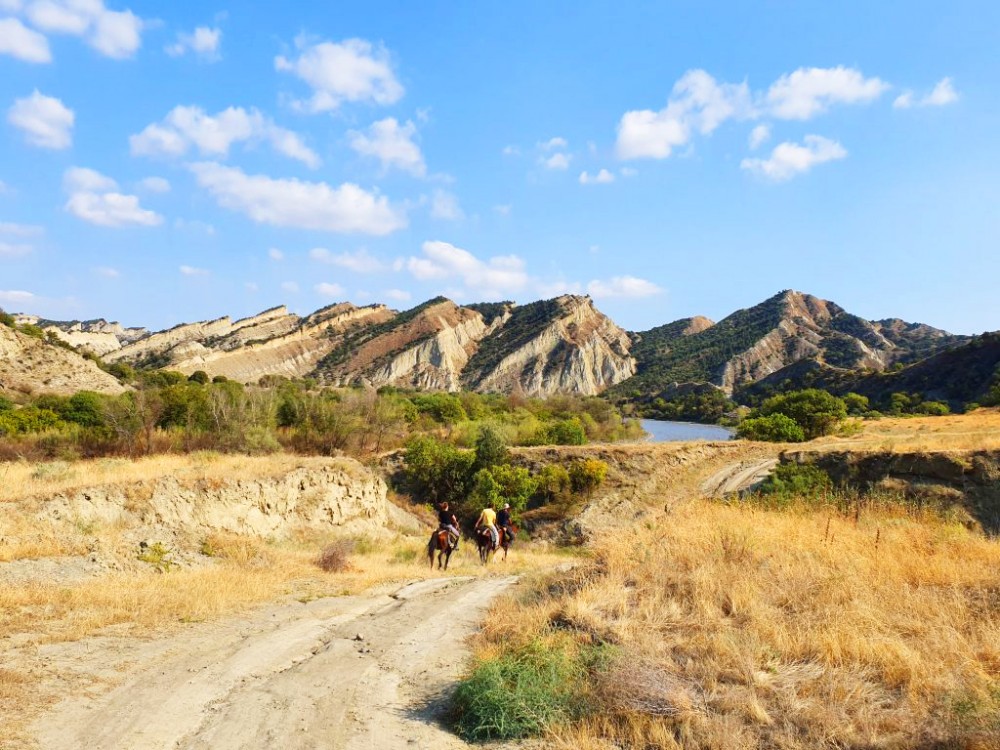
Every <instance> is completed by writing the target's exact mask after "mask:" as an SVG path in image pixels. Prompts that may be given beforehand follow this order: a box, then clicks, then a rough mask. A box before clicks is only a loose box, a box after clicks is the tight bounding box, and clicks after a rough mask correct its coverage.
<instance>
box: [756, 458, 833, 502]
mask: <svg viewBox="0 0 1000 750" xmlns="http://www.w3.org/2000/svg"><path fill="white" fill-rule="evenodd" d="M832 487H833V482H832V481H831V479H830V475H829V474H827V473H826V472H825V471H823V470H822V469H821V468H819V467H818V466H814V465H813V464H778V465H777V467H775V469H774V471H773V472H772V473H771V476H769V477H768V478H767V479H765V480H764V481H763V482H762V483H761V485H760V487H759V492H760V493H761V494H763V495H795V496H809V495H811V496H816V495H819V494H820V493H822V492H826V491H829V490H830V489H831V488H832Z"/></svg>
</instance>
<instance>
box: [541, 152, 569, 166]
mask: <svg viewBox="0 0 1000 750" xmlns="http://www.w3.org/2000/svg"><path fill="white" fill-rule="evenodd" d="M572 159H573V155H572V154H564V153H563V152H561V151H558V152H556V153H554V154H551V155H548V156H540V157H539V158H538V163H539V164H541V165H542V166H543V167H545V168H546V169H558V170H565V169H569V163H570V161H572Z"/></svg>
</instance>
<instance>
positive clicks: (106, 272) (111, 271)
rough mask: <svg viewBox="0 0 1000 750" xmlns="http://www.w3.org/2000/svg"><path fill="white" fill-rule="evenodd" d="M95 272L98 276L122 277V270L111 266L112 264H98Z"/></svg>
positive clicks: (107, 277)
mask: <svg viewBox="0 0 1000 750" xmlns="http://www.w3.org/2000/svg"><path fill="white" fill-rule="evenodd" d="M94 273H96V274H97V275H98V276H103V277H104V278H106V279H117V278H120V277H121V275H122V274H121V271H119V270H118V269H117V268H111V267H110V266H98V267H97V268H95V269H94Z"/></svg>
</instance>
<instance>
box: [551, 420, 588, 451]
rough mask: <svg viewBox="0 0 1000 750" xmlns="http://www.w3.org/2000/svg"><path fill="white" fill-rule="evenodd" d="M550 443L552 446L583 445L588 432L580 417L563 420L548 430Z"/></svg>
mask: <svg viewBox="0 0 1000 750" xmlns="http://www.w3.org/2000/svg"><path fill="white" fill-rule="evenodd" d="M548 442H549V443H551V444H552V445H583V444H584V443H586V442H587V432H586V430H584V428H583V422H581V421H580V418H579V417H573V418H572V419H563V420H561V421H559V422H556V423H555V424H553V425H552V426H550V427H549V428H548Z"/></svg>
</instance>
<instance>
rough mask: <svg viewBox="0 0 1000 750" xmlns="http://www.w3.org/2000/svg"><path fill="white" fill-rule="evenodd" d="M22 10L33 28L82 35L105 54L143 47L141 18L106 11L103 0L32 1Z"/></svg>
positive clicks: (123, 53) (123, 54)
mask: <svg viewBox="0 0 1000 750" xmlns="http://www.w3.org/2000/svg"><path fill="white" fill-rule="evenodd" d="M25 13H26V15H27V17H28V20H29V21H30V22H31V24H32V25H33V26H34V27H35V28H37V29H41V30H42V31H47V32H50V33H53V34H71V35H73V36H80V37H83V38H84V39H85V40H86V42H87V44H89V45H90V46H91V47H93V48H94V49H96V50H97V51H98V52H100V53H101V54H102V55H105V56H107V57H112V58H116V59H123V58H126V57H131V56H132V55H133V54H134V53H135V52H136V50H138V49H139V47H140V46H142V30H143V28H144V26H145V24H144V23H143V20H142V19H141V18H139V17H138V16H136V15H135V14H134V13H132V11H130V10H124V11H114V10H108V9H107V8H105V7H104V2H103V0H33V1H32V2H29V3H28V4H27V6H26V7H25Z"/></svg>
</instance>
